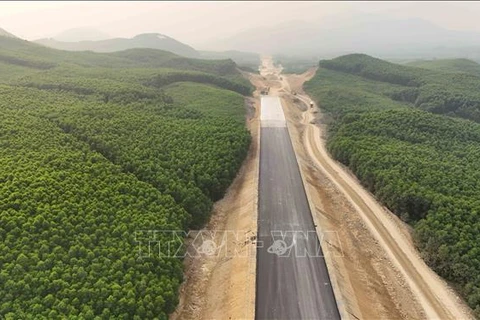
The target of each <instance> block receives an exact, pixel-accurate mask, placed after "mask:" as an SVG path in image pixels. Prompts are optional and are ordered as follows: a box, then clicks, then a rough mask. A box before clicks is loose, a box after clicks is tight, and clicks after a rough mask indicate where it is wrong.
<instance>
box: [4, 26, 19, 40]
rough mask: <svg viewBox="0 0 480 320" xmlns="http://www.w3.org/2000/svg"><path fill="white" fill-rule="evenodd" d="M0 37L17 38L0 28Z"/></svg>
mask: <svg viewBox="0 0 480 320" xmlns="http://www.w3.org/2000/svg"><path fill="white" fill-rule="evenodd" d="M0 37H8V38H17V37H16V36H14V35H13V34H11V33H10V32H7V31H6V30H4V29H2V28H0Z"/></svg>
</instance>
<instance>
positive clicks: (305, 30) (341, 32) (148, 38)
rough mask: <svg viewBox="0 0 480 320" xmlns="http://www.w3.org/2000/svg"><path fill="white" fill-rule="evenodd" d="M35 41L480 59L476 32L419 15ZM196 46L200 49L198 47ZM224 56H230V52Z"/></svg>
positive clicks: (81, 34) (103, 48) (93, 32)
mask: <svg viewBox="0 0 480 320" xmlns="http://www.w3.org/2000/svg"><path fill="white" fill-rule="evenodd" d="M152 28H154V27H152ZM0 32H3V33H5V32H6V31H4V30H0ZM7 34H9V35H10V36H12V35H11V34H10V33H7ZM35 42H36V43H39V44H42V45H44V46H48V47H52V48H56V49H62V50H70V51H85V50H90V51H96V52H113V51H121V50H127V49H131V48H152V49H160V50H165V51H170V52H173V53H175V54H178V55H182V56H186V57H193V58H195V57H204V58H208V57H209V56H212V57H213V56H215V57H217V58H218V57H219V56H218V55H217V54H215V53H213V52H214V51H215V52H218V51H221V52H224V51H230V53H233V52H236V51H239V52H255V53H269V54H274V55H279V54H282V55H286V56H296V57H309V58H311V57H315V58H331V57H335V56H339V55H343V54H349V53H355V52H362V53H366V54H369V55H374V56H378V57H380V58H384V59H389V60H395V61H411V60H416V59H437V58H468V59H472V60H475V61H480V32H476V31H458V30H449V29H446V28H444V27H440V26H437V25H435V24H434V23H431V22H429V21H427V20H423V19H420V18H411V19H401V18H392V17H391V16H385V15H378V14H358V13H355V14H350V15H347V14H344V15H337V16H330V17H325V18H323V19H320V20H319V21H318V22H306V21H303V20H291V21H287V22H282V23H278V24H277V25H275V24H270V25H269V26H266V27H254V28H251V29H246V30H244V31H242V32H240V33H237V34H233V35H231V36H228V37H215V38H212V39H210V40H206V41H204V42H203V43H201V44H200V43H198V44H196V45H195V49H194V48H193V47H192V46H190V45H189V44H186V43H183V42H180V41H178V40H176V39H174V38H172V37H169V36H167V35H165V34H161V33H144V34H139V35H136V36H134V37H132V38H111V37H110V36H109V35H108V34H106V33H105V32H103V31H102V30H98V29H94V28H75V29H70V30H67V31H64V32H61V33H59V34H58V35H57V36H54V37H53V38H44V39H39V40H36V41H35ZM200 49H201V50H203V52H199V51H197V50H200ZM223 56H227V57H231V56H232V54H223ZM242 56H243V55H242Z"/></svg>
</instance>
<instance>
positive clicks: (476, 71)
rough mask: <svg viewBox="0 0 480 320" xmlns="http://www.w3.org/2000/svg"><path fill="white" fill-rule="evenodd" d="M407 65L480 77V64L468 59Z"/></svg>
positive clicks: (419, 62)
mask: <svg viewBox="0 0 480 320" xmlns="http://www.w3.org/2000/svg"><path fill="white" fill-rule="evenodd" d="M407 65H408V66H412V67H419V68H424V69H430V70H436V71H442V72H449V73H458V72H463V73H469V74H473V75H475V76H480V64H478V63H476V62H475V61H472V60H468V59H440V60H418V61H412V62H409V63H407Z"/></svg>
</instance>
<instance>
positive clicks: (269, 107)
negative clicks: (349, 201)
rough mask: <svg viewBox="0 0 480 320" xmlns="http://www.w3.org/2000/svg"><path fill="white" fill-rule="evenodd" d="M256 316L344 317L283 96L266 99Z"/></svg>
mask: <svg viewBox="0 0 480 320" xmlns="http://www.w3.org/2000/svg"><path fill="white" fill-rule="evenodd" d="M260 119H261V129H260V130H261V131H260V135H261V136H260V146H261V148H260V177H259V203H258V250H257V280H256V284H257V289H256V309H255V314H256V318H257V319H340V315H339V312H338V308H337V305H336V302H335V297H334V294H333V290H332V286H331V283H330V278H329V275H328V271H327V267H326V264H325V260H324V258H323V252H322V249H321V246H320V242H319V240H318V237H317V233H316V230H315V225H314V223H313V219H312V215H311V212H310V207H309V205H308V200H307V197H306V194H305V189H304V186H303V182H302V178H301V175H300V171H299V167H298V163H297V161H296V157H295V153H294V150H293V146H292V142H291V140H290V136H289V133H288V129H287V127H286V121H285V116H284V114H283V110H282V105H281V102H280V99H279V98H278V97H271V96H269V97H262V105H261V117H260Z"/></svg>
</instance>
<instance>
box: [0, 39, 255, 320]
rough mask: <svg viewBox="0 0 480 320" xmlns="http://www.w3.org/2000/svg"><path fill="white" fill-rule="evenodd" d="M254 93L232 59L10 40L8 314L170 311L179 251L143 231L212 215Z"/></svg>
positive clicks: (2, 170)
mask: <svg viewBox="0 0 480 320" xmlns="http://www.w3.org/2000/svg"><path fill="white" fill-rule="evenodd" d="M251 90H252V88H251V87H250V85H249V83H248V82H247V81H246V80H244V79H243V78H242V77H241V75H240V73H239V72H238V71H237V68H236V65H235V63H233V62H232V61H231V60H195V59H187V58H181V57H178V56H175V55H173V54H171V53H167V52H162V51H158V50H150V49H145V50H143V49H142V50H128V51H125V52H119V53H111V54H101V53H92V52H65V51H59V50H54V49H48V48H45V47H41V46H39V45H35V44H32V43H29V42H26V41H23V40H18V39H11V38H4V37H0V150H1V152H0V220H1V222H0V293H1V294H0V315H3V316H4V317H5V319H65V318H69V319H112V318H113V319H118V318H122V319H153V318H157V319H168V315H169V314H170V313H171V312H172V311H173V310H174V309H175V307H176V305H177V303H178V288H179V285H180V284H181V282H182V277H183V265H182V260H181V259H179V258H172V257H165V256H161V255H156V254H152V255H150V256H147V257H145V256H140V254H139V242H138V239H137V238H136V234H137V232H138V231H140V230H185V231H186V230H188V229H189V228H198V227H201V226H202V225H203V224H204V223H205V222H206V221H207V219H208V218H209V214H210V212H211V208H212V205H213V202H214V201H216V200H218V199H220V198H221V197H222V196H223V194H224V193H225V191H226V189H227V188H228V186H229V185H230V183H231V182H232V181H233V179H234V178H235V176H236V173H237V171H238V169H239V168H240V166H241V163H242V161H243V159H244V158H245V157H246V154H247V152H248V149H249V145H250V139H251V138H250V134H249V132H248V130H247V129H246V126H245V117H246V112H245V111H246V109H245V103H244V96H243V95H247V94H249V93H250V92H251ZM163 237H164V236H161V235H160V236H158V238H156V239H155V240H157V241H160V242H161V241H164V242H167V241H171V239H165V238H163Z"/></svg>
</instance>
